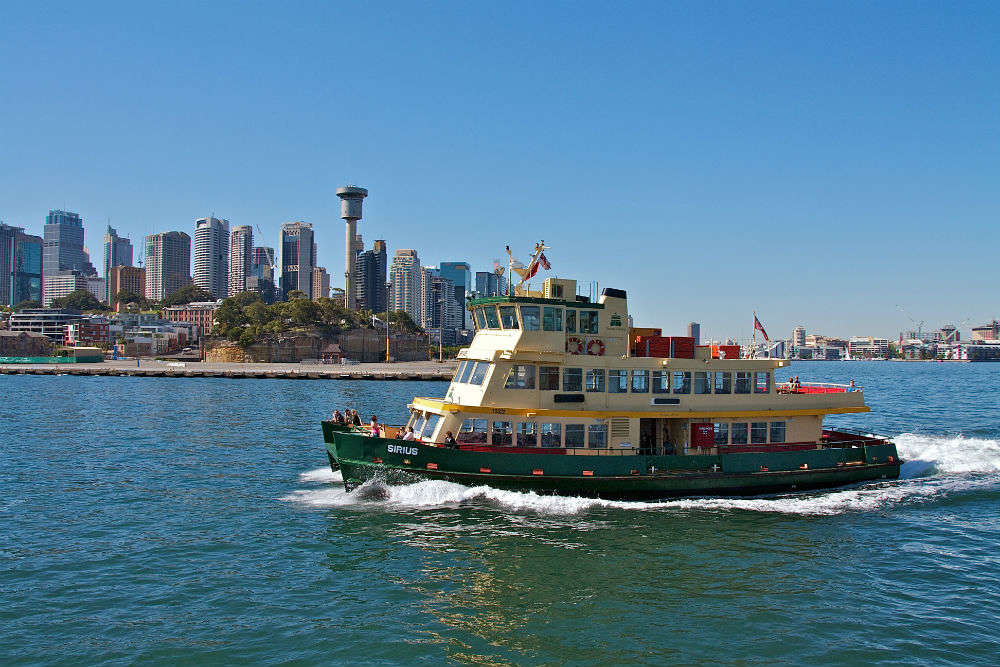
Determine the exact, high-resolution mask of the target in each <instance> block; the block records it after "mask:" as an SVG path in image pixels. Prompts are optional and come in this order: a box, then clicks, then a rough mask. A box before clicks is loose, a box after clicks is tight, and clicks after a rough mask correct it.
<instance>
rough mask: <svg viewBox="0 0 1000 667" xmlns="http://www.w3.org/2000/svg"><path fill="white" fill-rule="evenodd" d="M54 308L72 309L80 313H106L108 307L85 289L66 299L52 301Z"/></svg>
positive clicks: (69, 295) (73, 293)
mask: <svg viewBox="0 0 1000 667" xmlns="http://www.w3.org/2000/svg"><path fill="white" fill-rule="evenodd" d="M52 307H53V308H70V309H72V310H80V311H93V310H99V311H105V310H107V309H108V307H107V306H106V305H104V304H103V303H101V302H100V301H98V300H97V297H96V296H94V295H93V294H91V293H90V292H89V291H87V290H85V289H78V290H76V291H75V292H71V293H70V294H67V295H66V296H64V297H60V298H58V299H53V300H52Z"/></svg>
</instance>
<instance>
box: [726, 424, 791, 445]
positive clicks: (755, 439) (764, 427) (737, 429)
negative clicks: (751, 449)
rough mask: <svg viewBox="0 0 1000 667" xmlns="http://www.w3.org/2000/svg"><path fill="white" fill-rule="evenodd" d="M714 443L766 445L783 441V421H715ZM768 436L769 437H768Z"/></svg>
mask: <svg viewBox="0 0 1000 667" xmlns="http://www.w3.org/2000/svg"><path fill="white" fill-rule="evenodd" d="M712 427H713V430H714V431H715V444H716V445H766V444H767V443H768V442H775V443H777V442H784V441H785V422H783V421H782V422H749V423H747V422H717V423H715V424H712ZM768 436H770V437H768Z"/></svg>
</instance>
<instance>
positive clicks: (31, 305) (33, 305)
mask: <svg viewBox="0 0 1000 667" xmlns="http://www.w3.org/2000/svg"><path fill="white" fill-rule="evenodd" d="M41 307H42V303H41V302H40V301H30V300H29V301H22V302H21V303H19V304H17V305H16V306H14V310H24V309H25V308H41Z"/></svg>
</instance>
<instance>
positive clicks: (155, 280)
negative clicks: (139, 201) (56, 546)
mask: <svg viewBox="0 0 1000 667" xmlns="http://www.w3.org/2000/svg"><path fill="white" fill-rule="evenodd" d="M190 284H191V237H190V236H188V235H187V234H185V233H184V232H163V233H161V234H153V235H151V236H147V237H146V298H147V299H149V300H150V301H162V300H163V299H165V298H167V296H169V295H170V294H171V293H173V292H175V291H177V290H179V289H180V288H182V287H184V286H186V285H190Z"/></svg>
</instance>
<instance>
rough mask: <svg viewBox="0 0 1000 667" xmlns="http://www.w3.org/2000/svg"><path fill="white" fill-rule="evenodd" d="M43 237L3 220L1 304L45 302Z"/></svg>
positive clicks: (1, 230)
mask: <svg viewBox="0 0 1000 667" xmlns="http://www.w3.org/2000/svg"><path fill="white" fill-rule="evenodd" d="M44 243H45V242H44V240H43V239H42V238H41V237H39V236H33V235H31V234H25V233H24V229H22V228H21V227H12V226H10V225H5V224H3V223H0V305H4V306H16V305H17V304H19V303H21V302H23V301H37V302H38V303H41V302H42V248H43V247H44Z"/></svg>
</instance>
